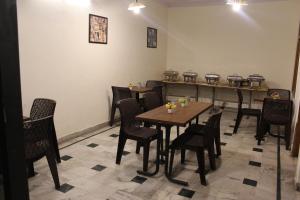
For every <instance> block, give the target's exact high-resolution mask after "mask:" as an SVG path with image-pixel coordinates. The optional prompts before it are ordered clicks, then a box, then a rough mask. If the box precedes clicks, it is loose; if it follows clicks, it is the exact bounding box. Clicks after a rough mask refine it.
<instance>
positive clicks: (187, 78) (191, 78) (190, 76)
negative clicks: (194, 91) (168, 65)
mask: <svg viewBox="0 0 300 200" xmlns="http://www.w3.org/2000/svg"><path fill="white" fill-rule="evenodd" d="M182 76H183V80H184V82H192V83H196V81H197V77H198V74H197V73H196V72H184V73H183V74H182Z"/></svg>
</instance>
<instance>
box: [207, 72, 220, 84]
mask: <svg viewBox="0 0 300 200" xmlns="http://www.w3.org/2000/svg"><path fill="white" fill-rule="evenodd" d="M205 79H206V82H207V83H208V84H217V83H218V82H219V80H220V75H219V74H214V73H209V74H206V75H205Z"/></svg>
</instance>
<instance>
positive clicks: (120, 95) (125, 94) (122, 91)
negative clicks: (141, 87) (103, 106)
mask: <svg viewBox="0 0 300 200" xmlns="http://www.w3.org/2000/svg"><path fill="white" fill-rule="evenodd" d="M111 88H112V93H113V102H114V103H116V102H117V101H120V100H122V99H129V98H132V93H131V91H130V89H129V88H128V87H116V86H112V87H111Z"/></svg>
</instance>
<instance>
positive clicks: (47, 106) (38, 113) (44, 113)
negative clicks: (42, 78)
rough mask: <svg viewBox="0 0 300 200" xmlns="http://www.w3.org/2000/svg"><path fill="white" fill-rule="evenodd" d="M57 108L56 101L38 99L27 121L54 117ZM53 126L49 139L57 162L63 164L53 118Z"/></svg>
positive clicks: (35, 100)
mask: <svg viewBox="0 0 300 200" xmlns="http://www.w3.org/2000/svg"><path fill="white" fill-rule="evenodd" d="M55 107H56V101H54V100H52V99H45V98H36V99H34V101H33V104H32V107H31V110H30V117H29V119H28V118H27V119H25V121H26V120H36V119H41V118H44V117H48V116H54V112H55ZM51 124H52V133H51V134H50V136H49V139H50V141H51V143H52V145H53V148H54V151H55V154H56V161H57V162H58V163H60V162H61V160H60V153H59V148H58V142H57V136H56V130H55V125H54V120H53V118H52V122H51Z"/></svg>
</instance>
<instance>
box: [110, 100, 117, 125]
mask: <svg viewBox="0 0 300 200" xmlns="http://www.w3.org/2000/svg"><path fill="white" fill-rule="evenodd" d="M116 109H117V107H116V104H114V103H112V106H111V113H110V121H109V125H110V126H112V125H113V124H114V121H115V113H116Z"/></svg>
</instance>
